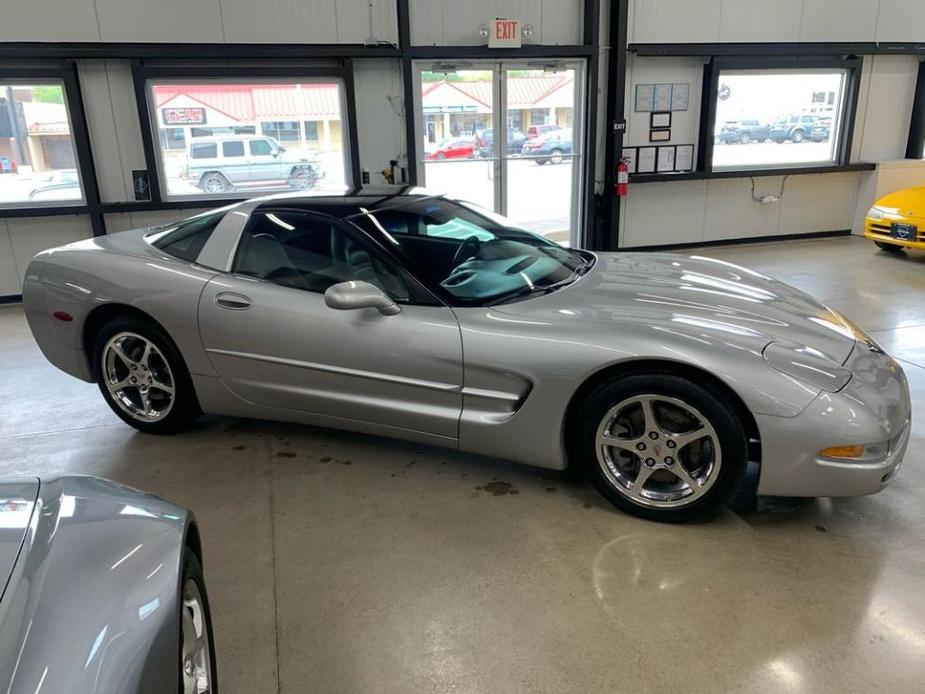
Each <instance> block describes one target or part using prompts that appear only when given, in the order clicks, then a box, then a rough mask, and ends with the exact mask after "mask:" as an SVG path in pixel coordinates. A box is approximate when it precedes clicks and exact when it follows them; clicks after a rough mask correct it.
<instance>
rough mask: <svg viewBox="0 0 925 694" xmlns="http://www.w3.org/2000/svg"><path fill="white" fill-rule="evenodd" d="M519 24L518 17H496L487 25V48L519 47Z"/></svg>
mask: <svg viewBox="0 0 925 694" xmlns="http://www.w3.org/2000/svg"><path fill="white" fill-rule="evenodd" d="M520 34H521V26H520V20H519V19H509V18H507V17H497V18H496V19H495V20H494V21H492V22H491V24H489V26H488V47H489V48H520V46H521V37H520Z"/></svg>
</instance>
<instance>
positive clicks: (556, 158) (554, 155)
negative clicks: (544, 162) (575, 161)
mask: <svg viewBox="0 0 925 694" xmlns="http://www.w3.org/2000/svg"><path fill="white" fill-rule="evenodd" d="M562 160H563V157H562V150H561V149H559V148H558V147H557V148H555V149H553V150H552V151H551V152H550V153H549V160H548V161H551V162H552V163H553V164H561V163H562Z"/></svg>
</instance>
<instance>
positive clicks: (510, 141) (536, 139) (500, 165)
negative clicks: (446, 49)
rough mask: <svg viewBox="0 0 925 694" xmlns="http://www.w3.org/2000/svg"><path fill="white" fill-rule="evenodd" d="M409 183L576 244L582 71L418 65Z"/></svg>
mask: <svg viewBox="0 0 925 694" xmlns="http://www.w3.org/2000/svg"><path fill="white" fill-rule="evenodd" d="M415 77H416V79H417V81H418V84H417V89H416V94H417V95H418V102H417V109H416V110H417V113H416V114H415V117H416V119H417V122H416V131H417V132H418V133H419V135H420V137H421V138H422V142H421V143H420V149H419V153H420V157H419V160H418V162H417V166H418V180H420V181H422V182H423V185H425V186H426V187H427V188H429V189H432V190H434V191H435V192H440V193H446V194H448V195H450V196H452V197H456V198H460V199H462V200H468V201H471V202H474V203H476V204H479V205H481V206H482V207H486V208H488V209H491V210H494V211H495V212H498V213H500V214H504V215H506V216H508V217H510V218H511V219H512V220H513V221H514V222H516V223H517V224H518V225H519V226H521V227H523V228H525V229H529V230H530V231H534V232H536V233H539V234H542V235H544V236H546V237H547V238H549V239H551V240H554V241H557V242H559V243H562V244H565V245H571V244H573V243H575V242H576V240H577V239H578V220H579V219H580V206H579V204H578V201H579V200H580V199H581V198H580V188H581V169H582V167H581V161H582V156H583V152H582V150H581V147H582V142H583V132H584V120H585V114H584V109H583V107H582V106H583V103H584V102H583V93H582V91H583V90H582V84H583V64H582V63H579V62H574V61H572V62H566V61H561V62H560V61H553V62H550V61H547V60H544V61H543V65H536V64H532V63H508V62H497V61H478V62H472V63H466V64H465V65H463V64H455V65H452V64H429V63H428V64H424V63H418V64H417V66H416V70H415Z"/></svg>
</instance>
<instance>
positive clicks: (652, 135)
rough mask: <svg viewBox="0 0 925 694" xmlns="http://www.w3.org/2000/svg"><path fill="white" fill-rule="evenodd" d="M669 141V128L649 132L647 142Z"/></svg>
mask: <svg viewBox="0 0 925 694" xmlns="http://www.w3.org/2000/svg"><path fill="white" fill-rule="evenodd" d="M670 139H671V128H661V129H658V130H650V131H649V142H668V140H670Z"/></svg>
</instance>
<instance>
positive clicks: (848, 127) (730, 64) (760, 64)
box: [695, 56, 863, 177]
mask: <svg viewBox="0 0 925 694" xmlns="http://www.w3.org/2000/svg"><path fill="white" fill-rule="evenodd" d="M862 68H863V60H862V59H861V58H859V57H855V56H851V57H835V56H832V57H826V56H822V57H819V56H805V57H801V56H795V57H746V56H732V57H722V56H720V57H717V56H714V57H712V58H711V59H710V61H709V62H708V63H706V64H705V65H704V68H703V85H702V98H701V100H700V131H699V133H698V137H697V167H696V169H695V173H698V174H703V175H705V176H707V177H709V176H710V175H712V174H721V175H723V176H749V175H755V174H758V175H761V174H763V175H768V174H769V173H770V172H784V173H800V172H804V171H806V172H808V171H812V172H824V171H827V170H838V169H839V168H842V167H845V166H849V165H850V163H851V143H852V140H853V139H854V124H855V121H856V119H857V104H858V93H859V90H860V86H861V70H862ZM800 69H805V70H818V69H832V70H845V71H846V81H845V94H844V97H843V98H844V103H843V106H842V112H841V123H840V127H839V129H838V140H837V142H836V145H835V159H834V161H833V162H831V163H823V164H809V165H806V166H800V165H799V164H783V165H781V166H752V167H747V166H745V167H742V168H729V167H723V168H722V169H720V170H719V171H715V170H714V168H713V144H714V143H713V133H714V129H715V127H716V100H717V94H718V91H719V77H720V73H721V72H723V71H724V70H800Z"/></svg>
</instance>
